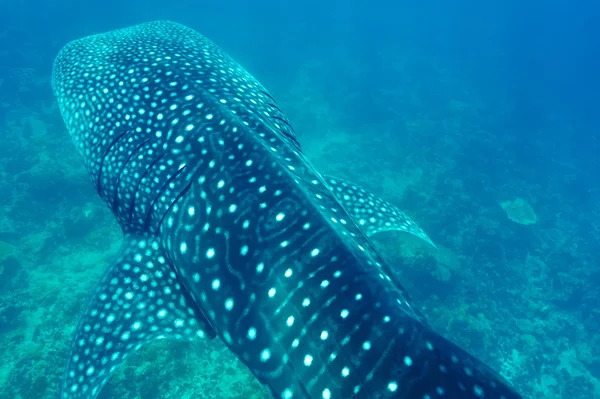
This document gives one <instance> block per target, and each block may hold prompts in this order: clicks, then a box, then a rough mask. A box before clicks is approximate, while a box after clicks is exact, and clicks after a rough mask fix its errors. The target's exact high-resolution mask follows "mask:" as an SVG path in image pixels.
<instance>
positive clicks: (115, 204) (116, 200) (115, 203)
mask: <svg viewBox="0 0 600 399" xmlns="http://www.w3.org/2000/svg"><path fill="white" fill-rule="evenodd" d="M151 140H153V139H152V137H150V138H147V139H146V140H144V141H142V142H141V143H140V144H139V145H138V146H137V147H135V148H134V149H133V151H131V153H130V154H129V156H128V157H127V159H125V162H123V165H122V166H121V173H119V174H118V177H117V183H116V184H115V190H114V191H115V193H114V195H113V200H112V204H113V205H112V206H113V208H114V209H117V208H118V207H119V201H120V197H119V188H120V187H121V179H122V178H123V173H122V172H123V170H125V168H127V165H128V164H129V162H131V159H132V158H133V157H134V156H135V155H136V154H137V152H138V151H139V150H141V149H142V148H143V147H144V146H145V145H146V144H148V142H150V141H151ZM98 176H100V174H99V175H98Z"/></svg>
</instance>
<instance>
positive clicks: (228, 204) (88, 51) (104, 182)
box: [53, 21, 520, 399]
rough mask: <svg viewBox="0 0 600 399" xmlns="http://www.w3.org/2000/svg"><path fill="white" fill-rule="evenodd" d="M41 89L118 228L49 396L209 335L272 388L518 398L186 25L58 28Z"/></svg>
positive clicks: (93, 385)
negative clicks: (166, 346)
mask: <svg viewBox="0 0 600 399" xmlns="http://www.w3.org/2000/svg"><path fill="white" fill-rule="evenodd" d="M53 88H54V92H55V94H56V97H57V99H58V103H59V107H60V110H61V112H62V114H63V119H64V120H65V123H66V126H67V129H68V131H69V132H70V134H71V136H72V138H73V141H74V142H75V145H76V147H77V149H78V151H79V152H80V153H81V154H82V155H83V158H84V160H85V163H86V165H87V167H88V169H89V171H90V175H91V177H92V181H93V183H94V184H95V185H96V188H97V191H98V193H99V195H100V196H101V197H102V199H103V200H104V201H105V202H106V204H107V205H108V206H109V207H110V209H111V210H112V212H113V213H114V214H115V216H116V218H117V219H118V221H119V224H120V225H121V227H122V229H123V231H124V235H125V238H124V244H123V249H122V250H121V253H120V256H119V258H118V259H117V260H116V261H115V262H114V263H113V264H112V265H111V267H110V268H109V270H108V271H107V274H106V275H105V277H104V278H103V279H102V281H101V282H100V283H99V285H98V287H97V288H96V291H95V293H94V294H93V296H92V300H91V302H90V304H89V306H88V308H87V309H86V311H85V313H84V315H83V317H82V319H81V321H80V323H79V326H78V328H77V331H76V336H75V339H74V342H73V345H72V346H71V350H70V352H69V357H68V364H67V369H66V374H65V379H64V383H63V389H62V398H63V399H93V398H95V397H97V394H98V392H99V390H100V389H101V388H102V386H103V385H104V383H105V382H106V380H107V378H108V377H109V375H110V373H111V372H112V371H113V370H114V368H115V367H116V366H117V365H118V363H119V362H121V361H122V360H123V359H124V358H125V356H126V355H127V354H129V353H131V352H132V351H134V350H135V349H136V348H138V347H139V346H140V345H143V344H144V343H146V342H148V341H150V340H152V339H156V338H159V337H165V338H171V337H173V338H190V337H195V336H206V337H208V338H210V337H212V336H215V335H216V336H218V337H219V338H220V339H221V340H223V342H224V343H225V344H226V345H227V346H228V347H229V349H230V350H231V351H232V352H233V353H234V354H235V355H236V356H237V357H238V358H239V359H240V360H241V361H242V362H243V363H244V364H245V365H246V366H247V367H248V369H249V370H250V371H251V372H252V373H253V374H254V375H255V376H256V378H257V379H258V380H259V381H260V382H261V383H263V384H264V386H265V387H266V388H267V389H268V391H269V392H270V393H271V394H272V395H273V397H275V398H286V399H290V398H298V399H302V398H310V399H332V398H349V397H354V398H408V399H430V398H442V397H444V398H453V399H458V398H466V399H471V398H493V399H500V398H506V399H513V398H519V397H520V396H519V395H518V394H517V393H515V392H514V391H513V390H512V389H511V388H510V387H509V386H508V385H507V384H506V383H505V382H503V381H502V380H501V379H500V378H499V377H497V376H496V374H495V373H494V372H493V371H491V370H490V369H488V368H487V367H486V366H484V365H483V364H482V363H481V362H479V361H478V360H476V359H475V358H474V357H472V356H471V355H469V354H467V353H466V352H464V351H462V350H461V349H460V348H458V347H457V346H456V345H454V344H452V343H451V342H449V341H447V340H446V339H444V338H443V337H441V336H440V335H438V334H436V333H435V332H433V331H432V330H431V328H430V327H429V326H428V325H427V323H426V321H425V319H424V317H423V315H422V314H421V313H420V312H419V311H418V310H416V309H415V308H414V307H413V306H412V305H411V304H410V299H409V298H408V295H407V294H406V292H405V291H404V289H403V288H402V285H401V284H400V282H399V281H397V280H396V278H395V277H394V275H393V273H391V271H390V269H389V266H388V265H387V264H386V263H385V262H384V261H383V260H382V259H381V257H380V255H379V254H378V253H377V251H376V250H375V249H374V248H373V246H372V244H371V242H370V241H369V239H368V238H367V236H366V235H365V234H364V231H363V230H362V229H361V227H360V226H359V224H360V219H359V222H358V223H357V222H356V220H355V219H353V217H352V216H353V215H352V211H351V210H350V211H349V210H348V209H351V208H349V207H348V203H347V202H344V201H341V202H343V203H340V200H339V199H338V198H339V193H337V192H335V193H334V191H333V190H332V189H331V187H330V185H329V184H328V183H327V181H326V180H325V179H324V178H323V177H321V175H320V174H319V173H318V172H317V171H315V169H314V168H313V167H312V165H311V164H310V163H309V162H308V161H307V160H306V158H305V157H304V155H303V154H302V152H301V150H300V146H299V145H298V142H297V140H296V137H295V134H294V132H293V130H292V128H291V126H290V124H289V122H288V120H287V119H286V117H285V116H284V115H283V113H282V112H281V110H280V109H279V108H278V106H277V105H276V103H275V101H274V100H273V98H272V97H271V96H270V95H269V94H268V93H267V91H266V90H265V89H264V88H263V87H262V86H261V85H260V84H259V83H258V82H257V81H256V80H255V79H254V78H252V76H250V75H249V74H248V73H247V72H246V71H245V70H244V69H242V68H241V67H240V66H239V65H238V64H236V63H235V62H234V61H233V60H232V59H231V58H229V57H228V56H227V55H226V54H224V53H223V52H222V51H221V50H219V49H218V48H217V47H216V46H215V45H214V44H212V43H211V42H210V41H208V40H207V39H206V38H204V37H203V36H202V35H200V34H199V33H197V32H195V31H193V30H191V29H189V28H186V27H184V26H181V25H178V24H175V23H172V22H164V21H159V22H152V23H147V24H143V25H138V26H134V27H130V28H126V29H122V30H116V31H112V32H108V33H105V34H101V35H96V36H91V37H87V38H83V39H80V40H77V41H74V42H71V43H69V44H68V45H67V46H66V47H65V48H64V49H63V50H62V51H61V53H60V54H59V55H58V56H57V58H56V61H55V66H54V71H53ZM342 195H343V194H342ZM342 198H343V197H342ZM150 265H152V267H150ZM143 276H145V277H143ZM136 322H139V324H136ZM109 343H110V345H109Z"/></svg>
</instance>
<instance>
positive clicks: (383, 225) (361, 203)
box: [324, 176, 436, 248]
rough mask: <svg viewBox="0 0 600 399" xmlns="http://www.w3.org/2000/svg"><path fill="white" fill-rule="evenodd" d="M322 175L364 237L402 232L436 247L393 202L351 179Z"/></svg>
mask: <svg viewBox="0 0 600 399" xmlns="http://www.w3.org/2000/svg"><path fill="white" fill-rule="evenodd" d="M324 178H325V182H326V184H327V185H328V186H329V188H330V189H331V191H332V192H333V194H334V195H335V197H336V199H337V200H338V201H339V202H340V204H341V205H342V207H343V208H344V210H345V211H346V212H347V213H348V214H349V215H350V216H351V217H352V219H353V220H354V221H355V222H356V223H357V224H358V225H359V226H360V227H361V229H362V230H363V231H364V233H365V234H366V235H367V236H372V235H373V234H377V233H379V232H382V231H392V230H396V231H404V232H407V233H410V234H412V235H414V236H415V237H418V238H420V239H422V240H423V241H425V242H426V243H428V244H430V245H431V246H433V247H434V248H436V245H435V244H434V243H433V241H431V239H430V238H429V236H428V235H427V234H425V232H424V231H423V229H421V228H420V227H419V226H418V225H417V224H416V223H415V222H413V221H412V219H411V218H410V217H409V216H408V215H407V214H405V213H404V212H402V211H401V210H400V209H398V208H397V207H395V206H394V205H392V204H390V203H389V202H387V201H384V200H383V199H381V198H379V197H377V196H376V195H375V194H373V193H370V192H368V191H367V190H365V189H364V188H362V187H360V186H358V185H356V184H354V183H352V182H349V181H346V180H343V179H340V178H339V177H331V176H324Z"/></svg>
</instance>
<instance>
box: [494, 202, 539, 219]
mask: <svg viewBox="0 0 600 399" xmlns="http://www.w3.org/2000/svg"><path fill="white" fill-rule="evenodd" d="M500 206H501V207H502V209H504V211H505V212H506V216H508V218H509V219H510V220H512V221H513V222H516V223H519V224H525V225H527V224H535V223H536V222H537V216H536V214H535V212H534V211H533V209H532V208H531V206H530V205H529V204H528V203H527V201H525V200H524V199H522V198H515V199H514V200H512V201H503V202H501V203H500Z"/></svg>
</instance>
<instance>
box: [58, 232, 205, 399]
mask: <svg viewBox="0 0 600 399" xmlns="http://www.w3.org/2000/svg"><path fill="white" fill-rule="evenodd" d="M215 336H216V334H215V332H214V331H213V329H212V328H211V327H210V325H209V324H208V322H207V320H206V319H205V318H204V316H203V315H202V313H201V311H200V310H199V309H198V307H197V306H196V305H195V304H194V302H193V301H192V299H191V297H190V296H189V294H188V292H187V291H186V290H185V288H183V286H182V285H181V284H180V283H179V281H178V276H177V274H176V273H175V271H174V269H173V267H172V266H171V265H170V263H169V261H168V260H167V258H166V257H165V256H164V254H163V251H162V248H161V246H160V244H159V243H158V241H157V240H156V239H154V238H151V237H126V238H125V241H124V244H123V246H122V248H121V252H120V254H119V256H118V258H117V259H116V260H115V262H114V263H113V264H112V265H111V267H110V268H109V269H108V270H107V271H106V272H105V273H104V276H103V277H102V279H101V280H100V282H99V283H98V285H97V286H96V288H95V291H94V293H93V295H92V297H91V299H90V301H89V303H88V306H87V308H86V309H85V313H84V314H83V316H82V317H81V319H80V321H79V325H78V326H77V330H76V332H75V336H74V338H73V342H72V343H71V349H70V351H69V357H68V362H67V369H66V376H65V379H64V385H63V393H62V398H63V399H75V398H85V399H93V398H95V397H96V395H97V394H98V392H99V391H100V389H101V388H102V386H103V385H104V384H105V383H106V381H107V380H108V378H109V377H110V374H111V373H112V371H113V370H114V369H115V368H116V367H117V366H118V365H119V364H120V363H122V362H123V360H124V359H125V358H126V357H127V356H128V355H129V354H131V353H132V352H134V351H135V350H137V349H138V348H140V347H141V346H142V345H143V344H145V343H148V342H150V341H152V340H155V339H161V338H175V339H192V338H194V337H206V338H209V339H210V338H214V337H215Z"/></svg>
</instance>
